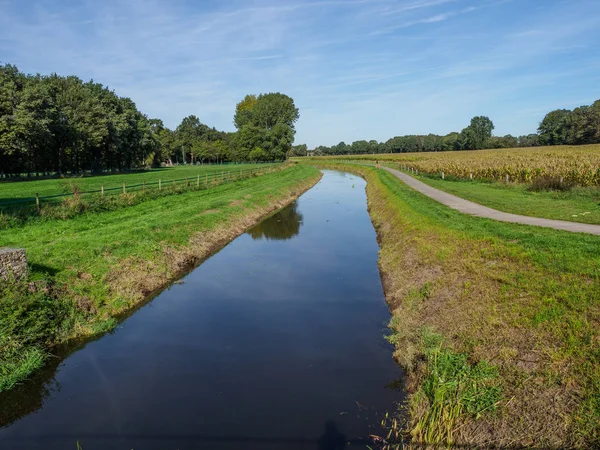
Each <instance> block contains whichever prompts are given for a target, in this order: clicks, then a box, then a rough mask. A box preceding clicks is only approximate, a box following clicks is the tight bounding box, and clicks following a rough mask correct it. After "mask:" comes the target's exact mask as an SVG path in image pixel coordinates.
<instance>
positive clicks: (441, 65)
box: [0, 0, 600, 148]
mask: <svg viewBox="0 0 600 450" xmlns="http://www.w3.org/2000/svg"><path fill="white" fill-rule="evenodd" d="M0 63H2V64H6V63H10V64H14V65H16V66H17V67H18V68H19V69H20V70H21V71H23V72H26V73H41V74H50V73H54V72H56V73H58V74H61V75H77V76H79V77H80V78H82V79H83V80H86V81H87V80H89V79H93V80H94V81H97V82H100V83H102V84H104V85H107V86H109V87H110V88H111V89H113V90H114V91H115V92H116V93H117V94H118V95H120V96H125V97H130V98H131V99H132V100H133V101H134V102H135V103H136V105H137V106H138V108H139V109H140V110H141V111H142V112H144V113H145V114H147V115H148V116H149V117H157V118H160V119H162V120H163V121H164V123H165V125H167V126H168V127H170V128H175V127H176V126H177V125H178V124H179V123H180V122H181V119H182V118H183V117H185V116H188V115H190V114H194V115H196V116H198V117H199V118H200V120H201V121H202V122H203V123H206V124H207V125H210V126H215V127H216V128H217V129H220V130H226V131H233V130H234V129H235V128H234V125H233V122H232V119H233V113H234V111H235V105H236V103H237V102H239V101H240V100H241V99H242V98H243V97H244V96H245V95H246V94H249V93H255V94H259V93H265V92H282V93H285V94H287V95H289V96H291V97H292V98H293V99H294V101H295V103H296V106H297V107H298V108H299V110H300V119H299V120H298V122H297V124H296V130H297V134H296V143H306V144H308V146H309V148H313V147H315V146H317V145H333V144H337V143H338V142H340V141H345V142H347V143H350V142H352V141H355V140H359V139H366V140H371V139H376V140H378V141H385V140H387V139H389V138H391V137H393V136H399V135H404V134H427V133H437V134H446V133H449V132H451V131H460V130H461V129H462V128H464V127H465V126H467V125H468V124H469V120H470V118H471V117H473V116H475V115H487V116H489V117H490V118H491V119H492V120H493V122H494V124H495V126H496V129H495V130H494V134H496V135H504V134H508V133H510V134H513V135H520V134H529V133H533V132H535V131H536V129H537V126H538V124H539V122H540V120H541V119H542V118H543V117H544V114H545V113H546V112H548V111H550V110H552V109H556V108H574V107H577V106H580V105H582V104H591V103H592V102H593V101H595V100H597V99H599V98H600V1H598V0H347V1H346V0H329V1H327V0H306V1H303V0H231V1H225V0H220V1H219V0H169V1H166V0H165V1H157V0H102V1H100V0H86V1H73V0H48V1H28V0H0Z"/></svg>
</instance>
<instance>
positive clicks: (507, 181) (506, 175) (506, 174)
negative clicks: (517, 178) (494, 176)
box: [505, 174, 508, 183]
mask: <svg viewBox="0 0 600 450" xmlns="http://www.w3.org/2000/svg"><path fill="white" fill-rule="evenodd" d="M505 179H506V182H507V183H508V174H506V178H505Z"/></svg>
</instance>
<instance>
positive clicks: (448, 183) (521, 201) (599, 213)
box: [391, 166, 600, 224]
mask: <svg viewBox="0 0 600 450" xmlns="http://www.w3.org/2000/svg"><path fill="white" fill-rule="evenodd" d="M391 167H393V166H391ZM394 168H397V167H394ZM410 175H411V176H413V177H415V178H417V179H418V180H420V181H422V182H423V183H427V184H428V185H430V186H433V187H435V188H437V189H440V190H442V191H446V192H448V193H450V194H454V195H456V196H458V197H461V198H464V199H467V200H471V201H473V202H475V203H479V204H481V205H485V206H489V207H490V208H494V209H497V210H499V211H504V212H509V213H513V214H521V215H524V216H531V217H543V218H546V219H557V220H566V221H569V222H581V223H591V224H600V189H599V188H597V187H574V188H573V189H571V190H568V191H558V190H554V191H538V192H535V191H532V190H531V189H530V185H527V184H517V183H502V182H488V183H485V182H480V181H467V180H461V179H453V178H450V177H446V179H445V180H442V179H441V178H440V177H431V176H424V175H414V174H410Z"/></svg>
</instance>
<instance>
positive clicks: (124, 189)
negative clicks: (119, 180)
mask: <svg viewBox="0 0 600 450" xmlns="http://www.w3.org/2000/svg"><path fill="white" fill-rule="evenodd" d="M125 194H127V188H125V182H124V181H123V195H125Z"/></svg>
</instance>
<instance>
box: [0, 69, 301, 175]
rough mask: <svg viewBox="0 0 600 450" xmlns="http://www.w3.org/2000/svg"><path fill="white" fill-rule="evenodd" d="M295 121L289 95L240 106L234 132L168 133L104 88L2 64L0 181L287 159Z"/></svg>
mask: <svg viewBox="0 0 600 450" xmlns="http://www.w3.org/2000/svg"><path fill="white" fill-rule="evenodd" d="M298 117H299V113H298V109H297V108H296V107H295V105H294V101H293V99H292V98H290V97H288V96H287V95H284V94H281V93H270V94H261V95H258V96H256V95H247V96H246V97H245V98H244V99H243V100H242V101H241V102H240V103H238V105H237V107H236V111H235V115H234V123H235V125H236V127H237V128H238V131H237V132H236V133H227V132H224V131H218V130H217V129H215V128H214V127H210V126H208V125H206V124H204V123H202V122H201V121H200V119H199V118H198V117H196V116H194V115H190V116H187V117H185V118H184V119H183V120H182V121H181V123H180V124H179V125H178V126H177V127H176V128H175V129H174V130H171V129H169V128H167V127H166V126H165V125H164V123H163V122H162V121H161V120H160V119H152V118H148V117H147V116H146V115H145V114H143V113H142V112H140V111H139V110H138V109H137V107H136V105H135V103H134V102H133V101H132V100H131V99H129V98H126V97H119V96H118V95H117V94H116V93H115V92H114V91H112V90H110V89H109V88H107V87H105V86H103V85H102V84H99V83H96V82H93V81H89V82H84V81H82V80H81V79H79V78H77V77H75V76H67V77H63V76H59V75H56V74H52V75H49V76H42V75H26V74H23V73H22V72H20V71H19V70H18V69H17V68H16V67H15V66H13V65H4V66H3V65H0V176H2V175H4V176H6V175H8V174H19V173H38V174H39V173H42V174H43V173H50V172H58V173H67V172H73V173H77V172H82V171H107V170H109V171H110V170H130V169H135V168H140V167H149V166H158V165H161V164H165V163H167V164H171V163H175V164H176V163H193V162H197V161H201V162H222V161H240V162H241V161H273V160H282V159H285V158H286V156H287V154H288V152H289V151H290V149H291V147H292V144H293V142H294V135H295V130H294V124H295V122H296V121H297V120H298Z"/></svg>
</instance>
